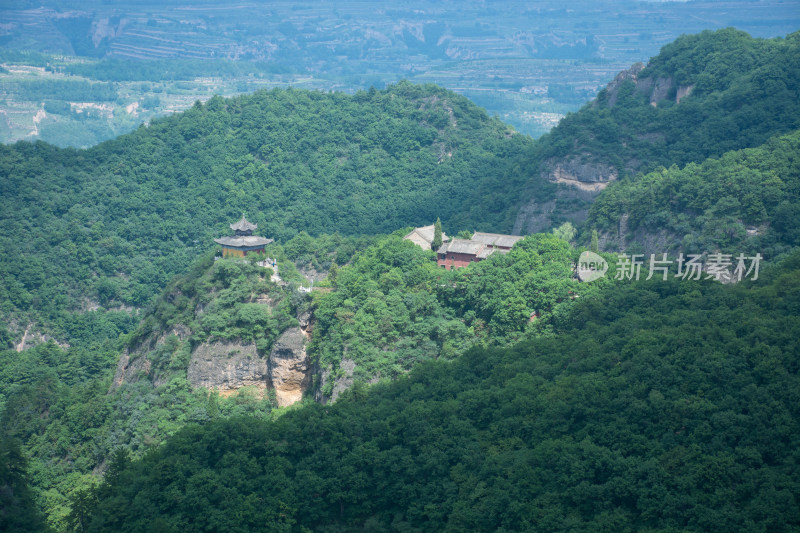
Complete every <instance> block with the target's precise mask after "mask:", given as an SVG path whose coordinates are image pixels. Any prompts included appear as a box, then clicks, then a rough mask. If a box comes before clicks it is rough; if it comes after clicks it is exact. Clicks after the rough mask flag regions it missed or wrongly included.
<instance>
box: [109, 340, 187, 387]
mask: <svg viewBox="0 0 800 533" xmlns="http://www.w3.org/2000/svg"><path fill="white" fill-rule="evenodd" d="M191 334H192V332H191V330H190V329H189V328H188V327H186V326H184V325H183V324H175V325H174V326H172V328H171V329H170V330H169V331H166V332H163V333H161V334H160V335H150V336H148V337H145V338H144V339H143V340H142V341H141V342H139V343H138V344H137V345H135V346H134V347H133V348H130V349H125V351H124V352H123V353H122V355H121V356H120V358H119V362H118V363H117V370H116V372H115V373H114V381H113V382H112V383H111V389H112V390H113V389H115V388H117V387H119V386H120V385H122V384H123V383H124V382H128V383H135V382H136V381H138V380H139V379H140V378H141V377H146V378H147V379H149V380H150V381H152V382H153V385H155V386H156V387H157V386H159V385H161V384H162V383H163V382H164V381H163V380H164V377H163V376H161V375H159V372H158V370H159V369H156V368H153V364H152V361H151V360H150V355H151V352H153V351H154V350H156V349H157V348H159V347H161V346H163V345H164V342H165V341H166V340H167V338H168V337H171V336H175V337H177V338H178V340H179V341H184V340H185V339H186V338H188V337H189V335H191Z"/></svg>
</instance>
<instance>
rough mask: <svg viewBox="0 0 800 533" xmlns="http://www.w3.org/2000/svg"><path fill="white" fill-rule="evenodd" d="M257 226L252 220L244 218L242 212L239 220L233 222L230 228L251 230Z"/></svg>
mask: <svg viewBox="0 0 800 533" xmlns="http://www.w3.org/2000/svg"><path fill="white" fill-rule="evenodd" d="M257 227H258V224H253V223H252V222H248V220H247V219H246V218H244V214H243V215H242V218H241V219H240V220H239V222H234V223H233V224H231V229H232V230H234V231H253V230H254V229H256V228H257Z"/></svg>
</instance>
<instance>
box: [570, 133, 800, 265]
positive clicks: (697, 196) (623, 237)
mask: <svg viewBox="0 0 800 533" xmlns="http://www.w3.org/2000/svg"><path fill="white" fill-rule="evenodd" d="M798 153H800V131H796V132H794V133H791V134H789V135H783V136H778V137H774V138H772V139H770V140H769V141H768V142H767V143H765V144H764V145H763V146H760V147H758V148H748V149H746V150H737V151H732V152H727V153H725V154H723V155H722V156H721V157H719V158H718V159H716V158H712V159H708V160H706V161H704V162H702V163H701V164H695V163H690V164H688V165H686V166H685V167H683V168H678V167H677V166H673V167H671V168H669V169H663V170H661V171H656V172H651V173H649V174H646V175H643V176H641V177H639V178H637V179H631V180H623V181H619V182H616V183H612V184H611V185H609V187H608V188H607V189H606V190H605V191H604V192H603V194H602V195H600V196H599V197H598V198H597V201H596V202H595V203H594V204H593V205H592V207H591V209H590V210H589V219H588V221H587V223H586V228H587V229H588V228H596V229H598V230H599V231H600V232H601V233H602V234H603V235H604V237H605V239H604V248H605V249H608V250H612V249H615V250H620V251H621V250H628V251H639V252H645V253H664V252H669V253H674V252H677V251H679V250H680V251H684V252H691V253H713V252H717V251H725V252H727V253H747V254H748V255H753V254H755V253H760V254H762V255H763V256H764V257H768V258H770V259H774V258H776V257H779V256H780V255H781V254H784V253H787V252H789V251H791V250H792V249H794V248H795V247H797V246H799V245H800V226H798V222H797V216H796V215H797V213H798V212H800V166H799V165H800V162H798V160H797V157H796V154H798ZM623 226H624V228H625V232H626V233H625V234H620V232H621V230H622V228H623ZM584 238H585V240H588V236H587V235H584Z"/></svg>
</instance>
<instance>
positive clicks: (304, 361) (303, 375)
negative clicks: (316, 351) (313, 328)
mask: <svg viewBox="0 0 800 533" xmlns="http://www.w3.org/2000/svg"><path fill="white" fill-rule="evenodd" d="M268 367H269V380H270V385H271V387H272V388H273V389H275V396H276V398H277V400H278V405H279V406H281V407H283V406H285V405H291V404H293V403H295V402H298V401H300V400H301V399H302V398H303V393H304V392H305V391H306V389H308V385H309V383H310V382H311V365H310V364H309V360H308V355H307V354H306V335H305V333H304V332H303V331H302V330H301V329H300V328H289V329H287V330H286V331H284V332H283V333H282V334H281V336H280V337H278V340H276V341H275V344H273V345H272V350H271V351H270V353H269V363H268Z"/></svg>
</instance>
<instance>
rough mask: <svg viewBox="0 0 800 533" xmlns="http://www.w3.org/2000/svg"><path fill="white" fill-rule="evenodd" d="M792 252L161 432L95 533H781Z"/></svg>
mask: <svg viewBox="0 0 800 533" xmlns="http://www.w3.org/2000/svg"><path fill="white" fill-rule="evenodd" d="M798 289H800V257H798V256H796V255H795V256H794V257H793V258H792V259H791V261H789V262H788V263H787V264H786V265H784V267H783V268H781V269H774V270H772V271H771V272H769V273H767V274H765V275H764V276H762V278H761V279H760V280H759V282H756V283H752V282H751V283H743V284H740V285H739V286H735V287H726V286H722V285H720V284H718V283H713V282H687V281H680V280H672V281H668V282H663V281H653V282H641V283H631V284H628V285H625V286H623V287H621V288H615V290H614V291H606V292H604V293H603V294H598V295H595V296H590V297H586V298H584V299H581V301H580V302H579V303H578V304H577V305H576V307H575V308H574V309H573V312H570V313H565V314H564V315H563V316H561V317H559V318H557V319H556V320H555V321H554V323H553V325H554V328H553V331H552V335H549V336H543V337H540V338H537V339H536V340H535V341H533V342H529V343H525V344H521V345H519V346H517V347H515V348H513V349H491V350H486V349H477V348H476V349H473V350H471V351H469V352H467V353H466V354H465V355H463V356H462V357H461V358H459V359H457V360H455V361H454V362H450V363H447V362H430V363H427V364H424V365H421V366H419V367H417V368H416V369H415V370H413V371H412V372H411V374H409V375H408V376H407V377H405V378H401V379H399V380H397V381H395V382H393V383H391V384H387V385H382V386H377V387H373V388H372V389H370V390H369V391H365V390H363V389H361V388H356V389H354V390H351V392H350V393H349V394H348V395H346V396H345V398H343V399H342V400H340V401H339V402H337V403H336V404H334V405H333V406H320V405H314V406H308V407H306V408H304V409H303V410H300V411H298V412H294V413H290V414H287V415H285V416H283V417H282V418H280V419H278V420H277V421H275V422H270V423H264V422H259V421H257V420H253V419H238V420H225V421H219V422H213V423H210V424H207V425H205V426H194V427H188V428H186V429H184V430H182V431H180V432H179V433H178V434H177V435H175V437H173V438H172V439H170V441H169V442H168V443H167V444H166V445H165V446H163V447H161V448H158V449H155V450H153V451H152V452H151V453H149V454H148V455H147V456H146V457H145V458H144V459H142V460H141V461H139V462H133V463H129V462H123V463H121V464H120V466H119V468H118V469H117V470H115V475H114V476H113V477H111V478H107V480H106V481H105V482H104V484H103V485H102V486H101V487H100V488H99V489H98V490H97V491H96V492H95V496H96V497H97V498H98V502H97V504H96V507H94V508H93V509H92V510H91V512H90V515H91V518H92V521H91V526H90V527H89V530H90V531H91V530H95V531H106V530H116V531H138V530H141V529H142V528H148V527H151V526H152V525H153V524H158V525H159V527H160V528H161V529H162V530H164V531H201V530H208V529H218V530H219V529H224V530H229V531H253V530H263V531H301V530H304V529H303V528H310V529H313V530H320V531H353V530H364V529H366V530H386V529H403V530H408V531H416V530H437V531H466V530H472V531H477V530H480V531H494V530H502V531H520V530H536V531H563V530H571V531H587V532H588V531H641V530H659V531H672V530H681V531H720V530H726V531H742V530H752V531H792V530H794V529H796V528H797V527H800V512H798V509H800V505H798V504H800V502H798V494H800V491H798V479H800V464H799V463H798V459H800V458H799V457H798V453H797V450H798V449H800V441H799V440H798V439H800V427H798V420H800V412H798V406H800V397H798V391H800V383H798V382H797V380H798V361H797V357H796V355H797V353H799V352H800V345H798V339H797V337H796V335H794V332H796V331H797V330H798V328H800V323H798V310H800V292H799V291H798Z"/></svg>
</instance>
